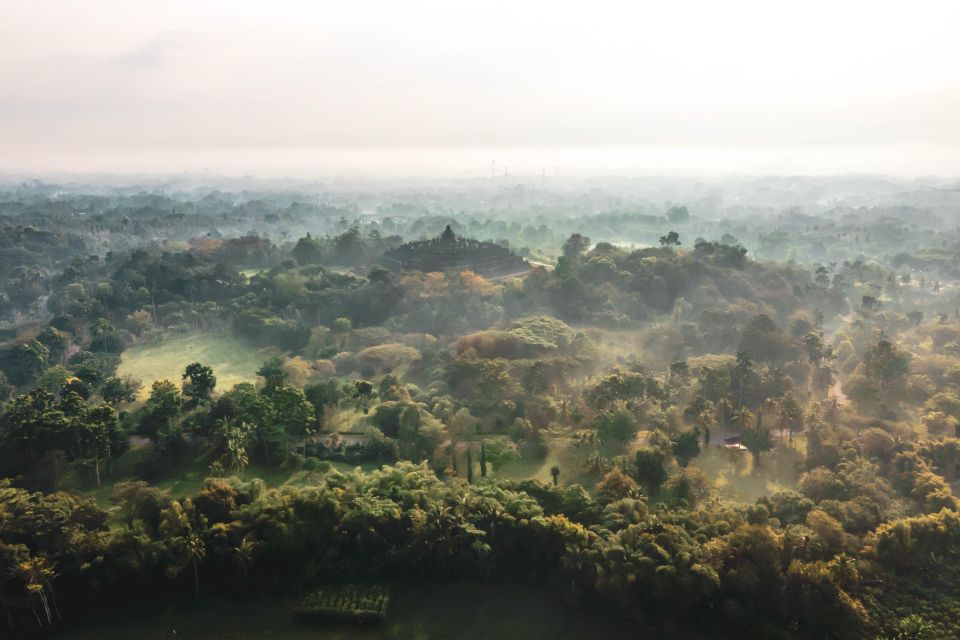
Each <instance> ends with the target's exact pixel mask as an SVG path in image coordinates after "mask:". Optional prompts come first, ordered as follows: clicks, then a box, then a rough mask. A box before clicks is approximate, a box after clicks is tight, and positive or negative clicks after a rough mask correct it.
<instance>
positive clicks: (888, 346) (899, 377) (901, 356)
mask: <svg viewBox="0 0 960 640" xmlns="http://www.w3.org/2000/svg"><path fill="white" fill-rule="evenodd" d="M863 363H864V364H865V365H866V367H867V375H869V376H871V377H873V378H875V379H876V380H877V381H879V382H880V386H881V388H883V389H884V390H887V389H890V388H891V387H893V386H895V385H897V384H899V383H901V382H902V381H903V380H904V379H905V378H906V376H907V373H909V371H910V358H909V356H908V355H907V354H905V353H903V352H902V351H901V350H900V349H899V348H898V347H897V346H896V345H894V344H893V343H892V342H890V341H889V340H887V339H886V338H884V337H882V336H881V337H880V339H879V340H878V341H877V343H876V344H875V345H874V346H873V347H871V348H870V349H869V350H868V351H867V353H866V354H865V356H864V359H863Z"/></svg>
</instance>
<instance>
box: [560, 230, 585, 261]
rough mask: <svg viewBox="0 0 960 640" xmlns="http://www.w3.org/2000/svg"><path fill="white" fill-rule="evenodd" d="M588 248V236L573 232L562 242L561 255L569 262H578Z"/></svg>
mask: <svg viewBox="0 0 960 640" xmlns="http://www.w3.org/2000/svg"><path fill="white" fill-rule="evenodd" d="M589 248H590V238H588V237H587V236H583V235H580V234H579V233H575V234H573V235H572V236H570V237H569V238H567V241H566V242H564V243H563V247H562V251H563V257H564V258H566V259H567V260H569V261H570V262H571V263H579V262H580V258H581V256H582V255H583V254H584V252H585V251H586V250H587V249H589Z"/></svg>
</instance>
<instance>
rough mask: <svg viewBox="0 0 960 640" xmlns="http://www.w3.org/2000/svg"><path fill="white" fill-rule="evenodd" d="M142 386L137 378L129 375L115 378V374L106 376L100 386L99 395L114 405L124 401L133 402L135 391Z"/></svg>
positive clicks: (135, 396) (116, 405) (135, 395)
mask: <svg viewBox="0 0 960 640" xmlns="http://www.w3.org/2000/svg"><path fill="white" fill-rule="evenodd" d="M142 386H143V383H141V382H140V381H139V380H137V379H135V378H132V377H130V376H124V377H123V378H117V377H116V376H113V377H110V378H107V379H106V381H105V382H104V383H103V386H102V387H101V388H100V396H101V397H102V398H103V399H104V400H105V401H106V402H109V403H110V404H112V405H113V406H115V407H118V406H120V404H121V403H124V402H133V401H134V400H135V399H136V398H137V392H138V391H140V387H142Z"/></svg>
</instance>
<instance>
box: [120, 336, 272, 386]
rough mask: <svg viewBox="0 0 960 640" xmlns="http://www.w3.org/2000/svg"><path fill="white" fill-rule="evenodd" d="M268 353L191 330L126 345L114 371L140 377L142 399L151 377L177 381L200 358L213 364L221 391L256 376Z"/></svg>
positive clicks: (224, 338)
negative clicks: (178, 335) (157, 340)
mask: <svg viewBox="0 0 960 640" xmlns="http://www.w3.org/2000/svg"><path fill="white" fill-rule="evenodd" d="M270 355H271V352H270V350H269V349H257V348H256V347H253V346H251V345H250V344H249V343H247V342H246V341H244V340H241V339H240V338H235V337H233V336H231V335H228V334H222V335H221V334H209V333H207V334H194V335H188V336H184V337H182V338H174V339H171V340H167V341H166V342H163V343H161V344H149V345H143V346H139V347H133V348H132V349H127V350H126V351H124V352H123V355H122V356H121V358H120V366H119V367H118V368H117V375H120V376H126V375H130V376H133V377H134V378H137V379H138V380H140V381H142V382H143V388H142V389H141V390H140V397H141V399H143V398H146V396H147V395H149V393H150V385H152V384H153V382H154V381H155V380H163V379H168V380H172V381H174V382H176V383H177V384H179V383H180V376H182V375H183V370H184V369H185V368H186V366H187V365H188V364H190V363H191V362H201V363H203V364H205V365H207V366H208V367H212V368H213V372H214V373H215V374H216V376H217V391H220V392H223V391H226V390H227V389H229V388H230V387H232V386H233V385H235V384H237V383H238V382H253V381H254V380H256V377H257V369H259V368H260V365H261V364H263V361H264V360H266V359H267V358H269V357H270Z"/></svg>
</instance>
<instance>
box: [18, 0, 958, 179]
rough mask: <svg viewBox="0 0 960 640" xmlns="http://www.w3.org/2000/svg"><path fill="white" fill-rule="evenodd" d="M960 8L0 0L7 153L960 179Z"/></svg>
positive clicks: (948, 2) (412, 167)
mask: <svg viewBox="0 0 960 640" xmlns="http://www.w3.org/2000/svg"><path fill="white" fill-rule="evenodd" d="M958 24H960V2H956V1H955V0H943V1H923V0H914V1H912V2H909V3H908V2H884V1H882V0H873V1H872V2H860V1H854V0H847V1H844V0H832V1H830V2H821V1H818V0H812V1H807V2H802V3H798V2H785V1H780V0H763V1H760V0H758V1H746V0H744V1H738V0H726V1H724V2H716V1H703V2H693V1H689V0H687V1H684V0H679V1H670V2H664V1H663V0H657V1H656V2H645V1H642V0H634V1H633V2H616V3H614V2H605V1H603V0H592V1H590V2H570V3H565V2H560V1H551V2H535V1H528V2H522V1H520V0H513V1H512V2H500V1H498V0H492V1H486V2H470V3H466V2H460V1H457V0H446V1H438V2H420V1H416V0H403V1H397V0H386V1H372V0H351V1H350V2H333V1H330V0H314V1H312V2H309V1H305V2H298V1H293V0H261V1H247V0H191V1H181V0H164V1H163V2H156V1H155V0H152V1H149V2H141V1H139V0H69V1H68V0H31V1H30V2H20V1H16V0H0V43H2V45H0V46H2V49H0V50H2V55H0V171H2V172H7V173H11V172H12V173H17V172H20V173H31V172H44V171H68V172H81V173H82V172H120V173H123V172H189V171H213V172H223V173H237V172H248V173H255V174H264V175H283V174H291V175H301V176H306V177H316V176H313V175H311V174H322V173H324V172H343V173H349V172H356V173H364V172H370V173H377V172H385V173H393V174H403V173H404V172H408V173H411V174H414V173H429V172H438V173H445V174H447V175H476V176H483V175H490V173H491V169H492V170H493V171H495V172H496V173H497V174H502V173H503V172H505V171H506V172H510V173H514V174H516V175H523V174H524V173H529V174H531V175H539V174H540V173H541V171H548V172H551V173H552V172H560V171H568V172H575V171H577V170H583V171H598V172H602V171H607V172H616V171H627V172H630V171H633V172H638V173H650V172H658V171H661V172H680V173H684V172H690V173H696V172H719V173H725V172H761V173H771V172H772V173H784V172H799V173H841V172H880V173H883V172H888V173H898V174H920V173H932V174H940V175H947V176H956V175H960V169H958V167H960V38H957V36H956V27H957V25H958ZM492 161H494V162H492ZM491 165H493V166H491Z"/></svg>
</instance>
